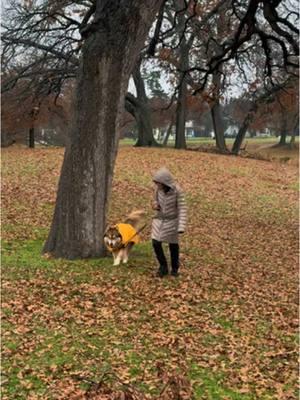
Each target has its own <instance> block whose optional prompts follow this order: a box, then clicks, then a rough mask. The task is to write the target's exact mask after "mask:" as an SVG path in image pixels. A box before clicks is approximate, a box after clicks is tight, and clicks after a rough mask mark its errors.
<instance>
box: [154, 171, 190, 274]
mask: <svg viewBox="0 0 300 400" xmlns="http://www.w3.org/2000/svg"><path fill="white" fill-rule="evenodd" d="M153 182H154V183H155V184H156V189H155V199H154V202H153V206H152V208H153V209H154V210H156V211H157V213H156V215H155V216H154V218H153V222H152V234H151V238H152V245H153V249H154V252H155V255H156V258H157V260H158V262H159V269H158V276H159V277H163V276H165V275H167V274H168V272H169V271H168V263H167V260H166V257H165V254H164V251H163V247H162V243H163V242H165V243H168V244H169V249H170V255H171V275H173V276H178V269H179V244H178V234H181V233H184V231H185V226H186V220H187V207H186V203H185V198H184V194H183V192H182V190H181V189H180V187H179V186H178V185H177V184H176V183H175V181H174V178H173V176H172V175H171V173H170V172H169V171H168V170H167V168H161V169H160V170H159V171H157V172H156V174H155V175H154V177H153Z"/></svg>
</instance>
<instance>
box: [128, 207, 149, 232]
mask: <svg viewBox="0 0 300 400" xmlns="http://www.w3.org/2000/svg"><path fill="white" fill-rule="evenodd" d="M144 215H145V211H144V210H135V211H132V212H131V213H130V214H129V215H128V216H127V218H126V219H125V224H130V225H132V226H133V227H134V228H135V229H137V228H138V225H139V223H140V221H141V219H142V217H143V216H144Z"/></svg>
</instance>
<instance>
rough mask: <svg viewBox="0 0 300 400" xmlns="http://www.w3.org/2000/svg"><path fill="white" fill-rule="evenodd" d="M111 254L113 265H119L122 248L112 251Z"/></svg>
mask: <svg viewBox="0 0 300 400" xmlns="http://www.w3.org/2000/svg"><path fill="white" fill-rule="evenodd" d="M113 255H114V265H120V262H121V259H122V250H120V251H118V252H116V253H113Z"/></svg>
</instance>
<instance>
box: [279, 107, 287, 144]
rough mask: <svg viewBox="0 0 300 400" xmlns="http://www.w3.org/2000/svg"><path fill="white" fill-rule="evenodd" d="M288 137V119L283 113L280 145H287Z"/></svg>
mask: <svg viewBox="0 0 300 400" xmlns="http://www.w3.org/2000/svg"><path fill="white" fill-rule="evenodd" d="M286 137H287V120H286V116H285V115H284V114H282V125H281V130H280V140H279V143H278V146H285V145H286Z"/></svg>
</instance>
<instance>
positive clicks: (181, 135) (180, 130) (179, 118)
mask: <svg viewBox="0 0 300 400" xmlns="http://www.w3.org/2000/svg"><path fill="white" fill-rule="evenodd" d="M179 23H180V24H181V29H183V32H184V29H185V19H184V17H183V16H179ZM179 34H180V35H182V38H181V43H180V48H179V50H180V55H179V68H180V71H183V72H181V74H180V86H179V91H178V100H177V108H176V131H175V148H176V149H186V138H185V122H186V117H187V93H188V90H187V83H188V82H187V81H188V78H187V74H186V72H185V71H187V70H188V68H189V50H190V48H191V46H192V44H193V40H194V36H193V35H191V36H190V38H189V40H186V38H185V34H184V33H181V32H180V30H179Z"/></svg>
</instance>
